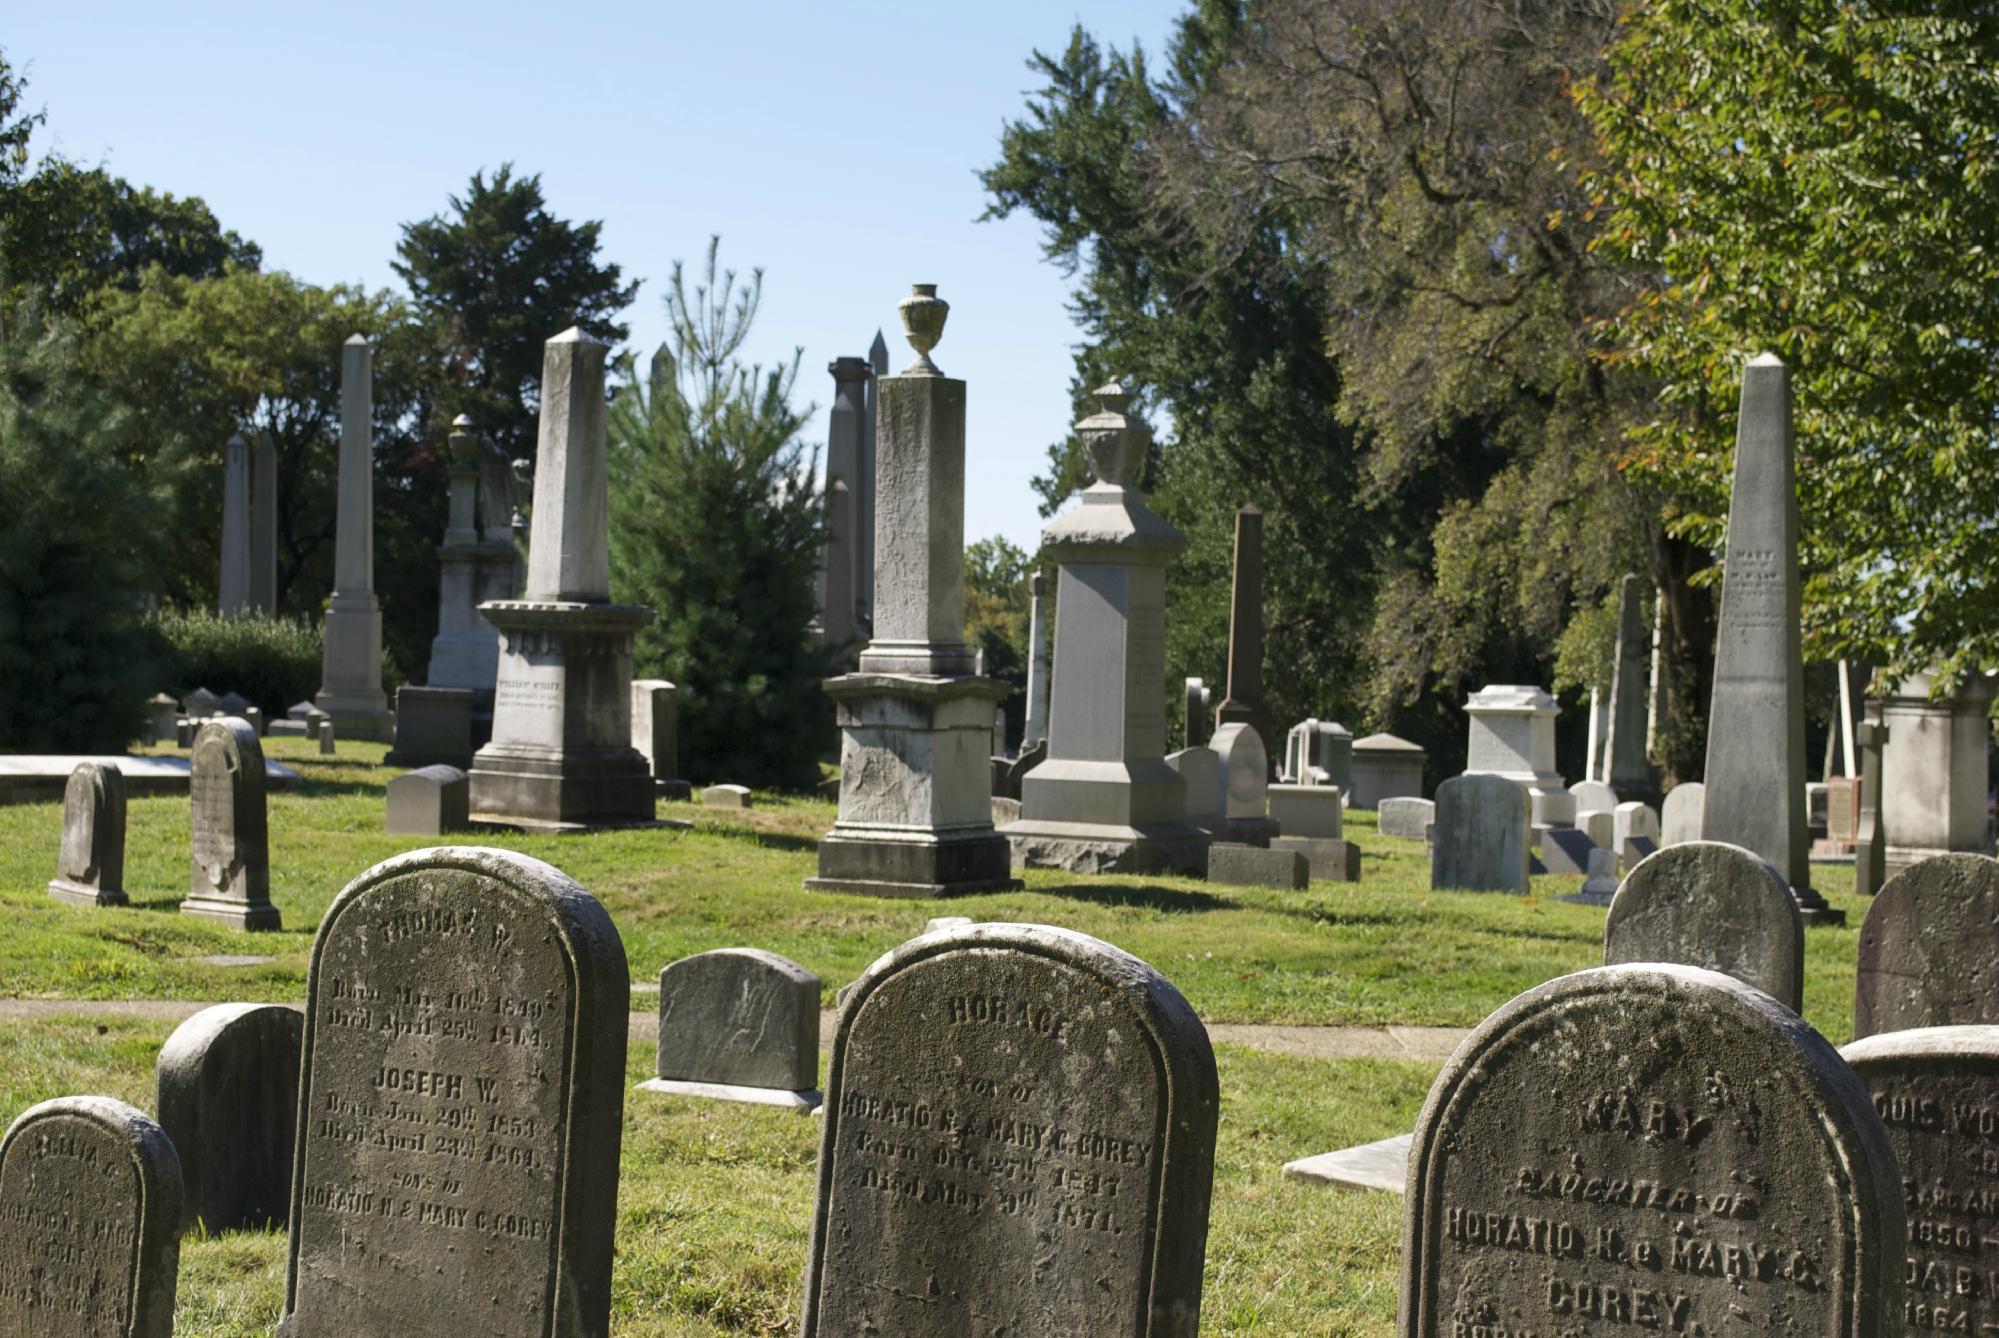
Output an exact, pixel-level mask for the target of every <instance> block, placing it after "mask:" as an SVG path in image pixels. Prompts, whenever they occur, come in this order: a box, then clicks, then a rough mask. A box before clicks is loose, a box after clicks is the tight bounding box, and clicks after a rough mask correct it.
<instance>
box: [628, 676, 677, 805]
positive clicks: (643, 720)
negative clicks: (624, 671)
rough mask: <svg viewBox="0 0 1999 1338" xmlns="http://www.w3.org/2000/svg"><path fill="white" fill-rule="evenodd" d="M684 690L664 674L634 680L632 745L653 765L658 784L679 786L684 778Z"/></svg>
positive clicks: (647, 762)
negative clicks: (682, 728)
mask: <svg viewBox="0 0 1999 1338" xmlns="http://www.w3.org/2000/svg"><path fill="white" fill-rule="evenodd" d="M679 699H680V690H679V689H678V688H676V687H674V685H673V684H671V683H669V682H667V681H666V680H665V679H663V678H635V679H633V680H632V747H634V748H636V749H638V750H639V752H640V753H641V754H642V755H643V756H644V757H645V760H646V765H647V766H649V767H651V768H652V777H653V785H654V787H655V788H659V789H665V788H667V787H672V788H675V789H678V788H680V787H683V786H685V785H686V782H685V781H682V780H681V779H680V705H679Z"/></svg>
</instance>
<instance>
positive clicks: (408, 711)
mask: <svg viewBox="0 0 1999 1338" xmlns="http://www.w3.org/2000/svg"><path fill="white" fill-rule="evenodd" d="M477 696H478V694H477V693H475V692H474V691H473V690H472V689H471V688H440V687H410V686H407V685H405V686H403V687H400V688H397V689H396V743H395V747H393V748H391V749H389V751H388V754H387V755H386V756H384V757H383V758H382V761H383V762H384V763H386V764H387V765H389V766H392V767H427V766H446V767H456V768H457V769H458V770H460V771H463V770H465V769H466V768H468V767H470V766H471V765H472V708H473V705H474V702H475V700H476V698H477Z"/></svg>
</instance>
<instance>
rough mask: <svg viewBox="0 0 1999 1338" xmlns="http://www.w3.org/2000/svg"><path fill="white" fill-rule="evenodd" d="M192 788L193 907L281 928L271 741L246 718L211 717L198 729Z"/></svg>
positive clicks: (184, 906) (246, 925) (230, 920)
mask: <svg viewBox="0 0 1999 1338" xmlns="http://www.w3.org/2000/svg"><path fill="white" fill-rule="evenodd" d="M188 792H189V794H190V795H191V796H192V798H193V803H194V819H193V822H194V828H193V830H194V839H193V843H194V857H193V860H192V861H191V865H192V867H191V869H190V871H189V877H188V894H187V896H186V898H185V899H184V900H182V902H181V904H180V908H181V912H182V913H183V914H185V915H199V916H201V917H202V918H203V919H207V920H219V921H221V922H222V923H223V924H226V925H230V926H233V927H234V928H237V929H277V928H278V927H279V919H278V908H277V907H276V906H273V905H272V904H271V867H270V842H269V840H268V837H267V834H266V827H265V811H264V746H263V745H262V744H261V743H259V742H257V735H256V731H254V730H252V729H251V728H250V726H249V725H248V724H247V723H246V722H245V721H243V720H242V719H240V718H238V717H235V716H224V717H222V718H221V719H217V720H205V721H203V722H202V725H201V729H200V730H199V731H198V732H197V733H196V734H195V736H194V756H193V759H192V761H191V763H190V775H189V778H188Z"/></svg>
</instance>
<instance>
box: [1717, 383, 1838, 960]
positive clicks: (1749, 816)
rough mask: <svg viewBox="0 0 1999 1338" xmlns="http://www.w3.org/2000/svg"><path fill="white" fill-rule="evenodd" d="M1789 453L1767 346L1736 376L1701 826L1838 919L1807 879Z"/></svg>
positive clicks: (1807, 907) (1785, 412) (1829, 919)
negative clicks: (1737, 406) (1737, 399)
mask: <svg viewBox="0 0 1999 1338" xmlns="http://www.w3.org/2000/svg"><path fill="white" fill-rule="evenodd" d="M1794 455H1795V445H1794V443H1793V440H1792V429H1791V374H1790V371H1789V369H1788V368H1786V367H1785V366H1784V364H1783V363H1782V362H1781V361H1779V360H1778V358H1777V356H1776V355H1775V354H1774V353H1765V354H1762V355H1761V356H1759V357H1757V358H1755V359H1753V360H1752V361H1751V362H1750V364H1749V366H1748V367H1747V368H1746V369H1744V371H1743V374H1742V408H1741V411H1740V415H1739V417H1738V419H1737V422H1736V435H1735V477H1734V481H1733V483H1732V485H1731V488H1730V492H1729V501H1728V543H1727V547H1726V548H1725V549H1724V550H1723V554H1722V586H1721V619H1720V625H1719V627H1718V628H1717V630H1716V632H1715V639H1714V640H1715V651H1714V691H1713V695H1712V698H1711V704H1710V706H1709V709H1708V747H1707V777H1706V785H1707V789H1706V791H1705V794H1704V796H1703V799H1702V805H1701V809H1702V815H1701V835H1702V836H1703V837H1704V838H1705V839H1707V840H1709V841H1726V842H1728V843H1729V844H1730V845H1738V846H1741V847H1743V848H1744V849H1746V850H1750V851H1753V852H1754V853H1756V854H1758V855H1761V856H1762V857H1763V858H1764V859H1766V860H1768V861H1769V862H1770V863H1771V864H1772V865H1773V866H1774V867H1775V868H1776V870H1777V872H1778V873H1780V874H1782V875H1783V876H1784V879H1785V881H1786V882H1788V883H1789V884H1790V885H1791V891H1792V893H1793V894H1794V895H1795V896H1796V897H1797V898H1798V904H1799V909H1800V910H1801V911H1802V912H1803V913H1804V916H1805V920H1806V923H1808V924H1809V923H1821V924H1825V923H1839V922H1841V921H1843V920H1844V919H1845V916H1844V914H1843V913H1842V912H1839V911H1835V910H1833V909H1831V908H1830V907H1828V906H1826V904H1825V899H1824V898H1822V897H1820V896H1818V894H1817V893H1815V892H1813V891H1812V886H1811V864H1810V862H1809V861H1810V851H1811V846H1810V842H1809V839H1808V835H1807V825H1806V813H1805V779H1806V772H1805V662H1804V647H1803V635H1804V633H1803V626H1802V614H1801V608H1800V589H1799V584H1798V490H1797V475H1796V465H1795V459H1794Z"/></svg>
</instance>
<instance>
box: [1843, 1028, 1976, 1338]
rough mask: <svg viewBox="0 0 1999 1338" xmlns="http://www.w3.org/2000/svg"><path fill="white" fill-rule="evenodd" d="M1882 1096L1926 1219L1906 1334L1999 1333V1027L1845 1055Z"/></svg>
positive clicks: (1880, 1107)
mask: <svg viewBox="0 0 1999 1338" xmlns="http://www.w3.org/2000/svg"><path fill="white" fill-rule="evenodd" d="M1840 1055H1841V1057H1842V1058H1844V1059H1845V1060H1846V1062H1847V1063H1849V1064H1851V1065H1852V1066H1853V1071H1854V1072H1855V1073H1858V1074H1859V1075H1860V1081H1861V1082H1863V1083H1865V1084H1866V1085H1867V1091H1868V1093H1869V1095H1871V1096H1872V1097H1873V1098H1874V1109H1875V1111H1876V1112H1877V1113H1878V1114H1879V1115H1880V1116H1881V1120H1882V1123H1884V1124H1885V1125H1887V1126H1888V1141H1889V1143H1891V1144H1892V1145H1893V1146H1894V1149H1895V1160H1896V1161H1897V1162H1898V1163H1899V1164H1900V1166H1901V1168H1902V1185H1903V1188H1904V1192H1905V1194H1906V1195H1907V1199H1908V1202H1909V1204H1910V1205H1911V1206H1913V1207H1915V1208H1917V1209H1918V1210H1919V1213H1920V1216H1919V1217H1917V1218H1916V1219H1915V1220H1913V1221H1911V1222H1910V1223H1909V1241H1908V1259H1907V1263H1906V1264H1905V1265H1904V1272H1903V1277H1904V1281H1905V1283H1906V1285H1907V1287H1908V1299H1907V1302H1906V1307H1905V1309H1904V1311H1903V1315H1904V1317H1905V1322H1904V1324H1903V1325H1902V1331H1903V1332H1907V1333H1965V1334H1980V1335H1983V1334H1989V1333H1992V1332H1994V1331H1995V1330H1999V1288H1995V1287H1994V1286H1993V1270H1994V1262H1993V1254H1994V1252H1995V1251H1999V1239H1995V1237H1994V1235H1993V1231H1992V1211H1993V1209H1992V1202H1993V1194H1992V1176H1993V1173H1994V1172H1995V1171H1999V1143H1995V1139H1999V1027H1925V1028H1922V1029H1920V1030H1917V1031H1898V1032H1890V1033H1888V1034H1887V1035H1884V1036H1870V1037H1868V1038H1867V1039H1866V1040H1863V1041H1855V1042H1853V1044H1851V1045H1849V1046H1847V1047H1846V1048H1845V1049H1843V1050H1841V1051H1840Z"/></svg>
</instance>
